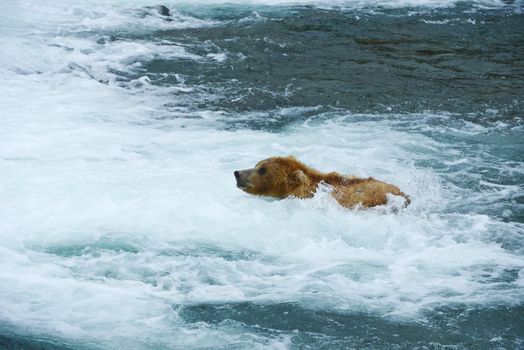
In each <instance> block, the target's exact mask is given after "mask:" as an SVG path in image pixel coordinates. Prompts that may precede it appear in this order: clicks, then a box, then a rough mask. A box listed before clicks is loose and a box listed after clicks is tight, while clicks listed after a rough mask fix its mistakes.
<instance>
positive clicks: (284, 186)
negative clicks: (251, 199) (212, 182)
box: [234, 156, 316, 198]
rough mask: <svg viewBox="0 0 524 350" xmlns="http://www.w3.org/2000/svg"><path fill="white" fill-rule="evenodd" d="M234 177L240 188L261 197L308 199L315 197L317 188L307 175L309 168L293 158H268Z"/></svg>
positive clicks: (238, 171) (236, 172)
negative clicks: (315, 188)
mask: <svg viewBox="0 0 524 350" xmlns="http://www.w3.org/2000/svg"><path fill="white" fill-rule="evenodd" d="M234 175H235V178H236V181H237V187H238V188H240V189H241V190H243V191H245V192H247V193H250V194H255V195H261V196H269V197H275V198H286V197H289V196H295V197H300V198H307V197H312V196H313V191H314V187H316V186H313V184H312V181H311V179H310V178H309V177H308V175H307V167H306V166H305V165H304V164H302V163H300V162H299V161H297V160H296V159H295V158H293V157H291V156H288V157H272V158H267V159H264V160H262V161H260V162H258V163H257V165H256V166H255V167H254V168H251V169H245V170H237V171H235V172H234Z"/></svg>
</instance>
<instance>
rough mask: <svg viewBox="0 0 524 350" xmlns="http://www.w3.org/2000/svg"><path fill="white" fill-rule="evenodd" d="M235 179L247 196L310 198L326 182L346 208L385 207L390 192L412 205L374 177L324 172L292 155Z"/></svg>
mask: <svg viewBox="0 0 524 350" xmlns="http://www.w3.org/2000/svg"><path fill="white" fill-rule="evenodd" d="M235 177H236V178H237V186H238V187H239V188H241V189H242V190H244V191H246V192H247V193H251V194H255V195H262V196H270V197H275V198H286V197H289V196H294V197H297V198H311V197H313V196H314V195H315V192H316V191H317V189H318V186H319V184H320V183H321V182H324V183H326V184H328V185H330V186H332V187H333V191H332V192H331V195H332V196H333V197H334V198H335V199H336V200H337V201H338V202H339V203H340V205H342V206H344V207H347V208H352V207H355V206H357V205H360V206H362V207H364V208H369V207H373V206H377V205H382V204H386V203H387V194H388V193H391V194H394V195H398V196H402V197H404V198H405V205H408V204H409V203H410V200H409V197H408V196H407V195H406V194H404V193H403V192H402V191H400V189H399V188H398V187H397V186H394V185H390V184H387V183H385V182H382V181H379V180H375V179H374V178H372V177H369V178H367V179H363V178H357V177H354V176H345V175H340V174H338V173H336V172H330V173H322V172H320V171H318V170H315V169H313V168H310V167H308V166H307V165H305V164H303V163H301V162H299V161H298V160H296V159H295V158H294V157H291V156H289V157H272V158H268V159H264V160H262V161H260V162H259V163H258V164H257V165H256V166H255V168H253V169H246V170H241V171H237V172H235Z"/></svg>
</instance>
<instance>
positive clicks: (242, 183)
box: [233, 170, 248, 190]
mask: <svg viewBox="0 0 524 350" xmlns="http://www.w3.org/2000/svg"><path fill="white" fill-rule="evenodd" d="M233 174H234V175H235V179H236V180H237V187H238V188H240V189H241V190H245V189H246V188H247V187H248V176H246V175H247V174H246V171H245V170H241V171H238V170H236V171H234V172H233Z"/></svg>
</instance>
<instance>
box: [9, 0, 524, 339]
mask: <svg viewBox="0 0 524 350" xmlns="http://www.w3.org/2000/svg"><path fill="white" fill-rule="evenodd" d="M53 4H54V3H53ZM67 4H68V2H60V3H59V4H58V7H57V9H58V10H56V12H54V11H55V10H54V7H50V6H45V5H39V6H38V7H35V6H34V5H32V4H31V3H30V2H21V5H20V6H19V5H18V4H17V5H15V3H13V2H8V3H7V6H8V9H9V10H10V11H12V13H19V14H20V13H22V14H21V17H20V18H19V19H14V18H11V17H9V16H8V15H6V13H8V12H9V11H0V13H1V14H2V16H3V17H2V20H5V21H6V22H5V23H7V24H8V25H7V26H6V28H8V29H6V30H5V31H2V32H1V33H2V34H1V38H2V41H1V44H0V45H2V49H3V50H1V51H0V52H2V54H1V55H0V63H1V65H0V73H1V74H0V82H1V83H0V106H2V126H1V129H0V130H1V131H0V132H1V135H0V149H1V150H2V152H1V153H2V154H1V158H0V174H1V175H0V179H1V181H0V195H1V197H2V198H3V205H2V206H1V207H0V218H1V220H0V241H1V243H0V296H1V297H0V320H1V321H2V322H3V323H4V322H7V323H9V324H11V325H15V326H18V327H20V328H24V329H30V330H32V331H33V332H35V333H44V334H55V335H58V336H61V337H65V338H68V339H76V340H77V341H78V342H80V341H82V342H85V343H87V344H91V342H93V343H96V344H98V345H100V344H103V345H104V346H105V347H106V348H123V347H128V348H150V347H152V346H154V345H159V344H160V345H162V346H175V345H176V346H178V347H185V346H186V347H187V346H195V345H198V346H201V347H205V346H208V347H212V346H214V347H217V346H225V345H227V344H231V343H234V342H239V343H240V342H251V343H253V344H254V345H253V348H256V344H259V346H260V347H264V346H268V347H282V348H285V347H287V346H288V343H289V341H288V339H286V338H285V337H277V338H276V339H266V338H264V337H262V336H257V335H254V334H251V335H246V334H241V333H240V332H238V330H235V329H234V328H228V326H227V325H226V326H224V327H223V328H221V329H217V328H214V327H212V326H210V325H207V324H203V323H199V324H196V325H191V324H186V323H185V322H184V321H183V320H182V319H180V318H179V316H178V314H177V312H176V307H177V306H180V305H192V304H199V303H228V302H242V301H258V302H296V303H299V304H301V305H303V306H304V307H309V308H326V309H327V308H329V309H333V310H337V311H341V312H356V311H359V312H360V311H363V312H367V313H373V314H378V315H381V316H391V315H395V316H398V317H403V318H407V319H415V320H416V319H418V318H419V317H420V315H421V311H424V310H426V309H431V308H433V307H436V306H440V305H451V304H454V303H459V304H468V305H484V304H503V305H510V304H513V303H522V301H523V300H522V295H523V293H522V288H523V285H524V282H523V281H524V279H523V271H524V270H523V269H524V259H523V258H522V255H517V254H515V253H512V252H510V251H508V250H505V249H503V248H502V247H501V246H500V244H497V243H495V242H493V241H490V240H489V239H487V238H489V237H490V236H491V235H493V234H497V235H505V236H508V237H509V236H515V237H517V238H518V237H520V236H521V235H522V234H523V233H524V227H522V225H521V224H518V223H514V222H504V221H502V220H499V219H497V218H493V217H491V216H488V215H486V214H480V213H477V212H475V211H474V210H473V211H469V212H454V211H453V210H450V208H452V207H453V205H455V203H457V202H462V201H463V200H464V199H465V198H466V197H468V196H469V197H473V198H474V201H482V200H486V198H487V197H489V196H492V195H493V191H492V190H491V189H490V190H486V191H480V192H477V193H474V192H473V191H472V190H467V189H464V188H458V187H454V186H451V185H450V184H449V183H448V182H447V181H446V178H447V177H446V176H451V177H461V176H464V174H463V173H461V172H460V171H457V173H456V174H454V173H452V172H451V173H446V174H447V175H445V174H443V173H444V172H445V170H443V173H439V172H438V171H436V170H434V169H432V168H430V167H428V168H423V167H419V166H415V163H416V162H417V161H420V160H428V161H434V162H449V164H448V165H449V166H454V165H457V164H458V165H460V164H463V163H468V162H476V161H481V159H478V158H475V157H474V156H472V155H469V154H467V153H462V152H460V151H457V150H456V149H454V146H453V145H452V144H448V143H445V142H444V141H441V140H439V139H438V138H437V137H430V136H428V134H427V133H426V132H427V131H428V130H425V129H424V125H427V124H425V123H423V122H416V120H420V118H426V119H425V120H427V121H439V120H443V119H446V118H449V119H451V118H450V117H449V116H447V115H431V114H425V115H417V116H412V117H413V121H410V120H407V121H405V120H404V121H402V123H404V124H405V123H408V124H410V125H412V126H411V127H410V128H408V129H399V128H397V125H396V123H397V122H395V120H397V119H394V118H392V119H391V121H388V116H354V115H353V116H351V115H350V116H344V115H343V116H341V117H340V118H338V119H331V120H322V118H321V117H320V118H318V120H315V119H311V120H308V121H306V122H303V123H297V124H295V125H292V126H290V127H288V128H286V129H285V130H283V132H281V133H268V132H264V131H252V130H238V131H228V130H224V128H223V126H224V123H227V122H228V121H229V120H231V119H228V117H229V116H224V115H223V114H221V113H217V112H208V111H200V112H198V114H199V116H200V117H201V118H200V119H194V120H193V119H187V118H180V119H173V120H159V119H157V118H156V117H158V116H160V115H165V114H166V112H165V110H163V107H162V106H163V105H164V104H165V103H168V102H171V101H170V99H171V98H172V97H171V96H172V95H170V94H171V93H172V91H173V89H176V88H181V87H176V86H175V87H154V86H151V85H150V84H148V81H147V79H146V78H145V77H144V78H142V80H141V81H139V82H138V83H136V84H132V83H120V82H118V81H117V78H116V76H115V75H114V74H113V73H112V70H121V71H127V70H133V69H135V68H134V66H133V64H134V62H136V61H138V58H139V60H140V61H141V62H143V61H147V60H149V59H154V58H155V57H170V58H173V59H176V58H178V57H180V58H183V59H191V60H201V59H205V58H203V57H200V56H195V55H191V54H189V53H187V52H186V51H185V50H184V48H183V47H181V46H179V45H177V44H176V43H173V44H172V45H169V46H167V47H166V45H164V44H162V43H156V44H154V43H151V42H125V43H124V42H115V43H112V44H107V45H102V44H98V43H97V42H96V39H95V38H91V37H89V36H75V35H68V34H66V33H67V32H68V31H69V29H70V28H71V32H76V33H78V32H82V31H84V30H88V29H86V28H87V27H89V28H93V27H95V28H97V29H100V30H107V28H108V27H109V26H112V25H113V24H114V23H113V20H114V19H115V18H120V19H119V21H120V22H119V23H121V24H123V25H125V24H126V23H128V22H129V21H137V17H136V16H135V13H136V12H133V11H127V9H128V7H126V6H124V5H118V6H121V7H120V8H119V9H116V10H115V9H114V8H113V7H111V6H106V5H104V4H105V2H101V1H100V2H96V1H93V2H92V3H90V4H89V5H87V4H86V5H81V4H77V5H75V6H77V7H78V8H79V10H71V11H70V12H65V13H66V14H67V16H65V17H67V19H66V18H63V16H64V15H63V14H64V12H62V11H63V10H64V9H65V7H67V6H66V5H67ZM4 6H6V5H4ZM60 6H62V7H60ZM137 6H138V5H137ZM93 8H94V9H96V10H94V9H93ZM106 8H107V11H104V9H106ZM132 9H133V10H134V9H136V7H134V8H132ZM24 11H31V12H33V11H34V12H36V17H35V18H45V19H46V21H48V22H45V21H44V22H38V23H35V25H34V26H33V25H32V24H30V23H29V20H28V18H29V13H27V12H24ZM87 11H93V13H95V12H96V13H98V12H100V13H103V14H105V13H109V14H110V15H109V17H107V18H106V19H103V20H102V19H100V18H104V15H100V17H98V19H97V20H96V21H88V22H89V23H88V24H86V22H82V21H77V20H73V19H75V18H76V17H75V16H78V18H82V17H83V16H84V14H85V13H86V12H87ZM111 11H114V12H111ZM38 14H40V16H41V17H38V16H39V15H38ZM72 18H73V19H72ZM78 18H77V19H78ZM106 20H107V22H108V23H107V26H106V23H105V21H106ZM53 21H55V22H53ZM146 21H149V19H146ZM51 22H52V23H53V24H50V23H51ZM189 22H190V23H191V24H188V25H194V22H192V21H189ZM42 23H43V24H42ZM78 23H80V24H79V25H78ZM155 23H157V24H158V26H160V27H162V28H163V26H165V25H175V26H177V25H182V24H166V23H164V22H163V21H161V20H158V22H155ZM199 23H200V22H199ZM154 25H155V24H151V23H150V22H148V23H147V26H151V27H154ZM202 25H211V24H210V23H207V22H206V23H203V24H202ZM25 26H28V27H27V28H25ZM145 26H146V25H139V26H138V27H141V28H143V27H145ZM89 30H90V29H89ZM78 67H81V68H78ZM100 81H102V82H103V83H101V82H100ZM182 112H183V111H182ZM188 113H189V112H188ZM191 113H193V112H191ZM359 117H360V118H359ZM352 118H353V119H355V120H360V121H355V120H352ZM445 125H446V123H441V124H439V123H437V126H436V127H434V128H433V129H432V130H431V131H432V132H434V133H435V134H438V133H439V132H442V133H453V132H456V133H459V134H466V135H470V134H472V133H473V134H474V133H481V132H482V130H485V129H482V127H481V126H478V125H457V126H456V128H455V127H449V126H447V127H446V126H445ZM286 154H293V155H295V156H296V157H298V158H299V159H301V160H303V161H304V162H306V163H308V164H310V165H311V166H314V167H316V168H318V169H321V170H336V171H339V172H342V173H350V174H354V175H358V176H375V177H377V178H380V179H383V180H386V181H388V182H391V183H395V184H397V185H399V186H400V187H401V188H402V189H403V191H405V192H406V193H408V194H410V196H411V197H412V205H411V206H409V207H408V208H407V209H405V210H402V211H400V213H398V214H396V215H395V214H391V213H390V210H389V208H388V207H386V208H378V209H375V210H369V211H358V210H348V209H344V208H340V207H339V206H338V205H337V204H336V203H335V202H334V201H333V200H332V199H331V198H330V197H329V195H328V194H327V193H326V192H321V193H319V194H318V195H317V196H316V197H315V198H314V199H311V200H297V199H287V200H282V201H273V200H266V199H262V198H257V197H252V196H249V195H247V194H245V193H243V192H241V191H240V190H238V189H237V188H236V187H235V185H234V177H233V175H232V172H233V170H235V169H241V168H245V167H250V166H253V165H254V164H255V163H256V162H257V161H258V160H260V159H262V158H265V157H267V156H271V155H286ZM499 165H500V164H499ZM510 169H515V167H512V168H510ZM517 169H518V167H517ZM508 171H509V170H508ZM450 174H451V175H450ZM466 175H467V174H466ZM504 191H506V192H504ZM508 191H509V192H508ZM511 191H513V192H514V191H522V188H520V187H518V186H514V187H513V188H506V187H504V188H503V189H502V190H501V192H500V193H499V192H497V193H498V194H499V195H500V196H508V195H510V194H511V193H510V192H511ZM508 271H518V273H517V278H516V280H515V281H512V282H500V281H499V279H500V276H503V275H504V274H505V273H507V272H508ZM231 327H232V326H231Z"/></svg>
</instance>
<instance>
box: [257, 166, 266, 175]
mask: <svg viewBox="0 0 524 350" xmlns="http://www.w3.org/2000/svg"><path fill="white" fill-rule="evenodd" d="M266 171H267V169H266V167H265V166H264V167H262V168H260V169H258V174H259V175H265V174H266Z"/></svg>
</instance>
